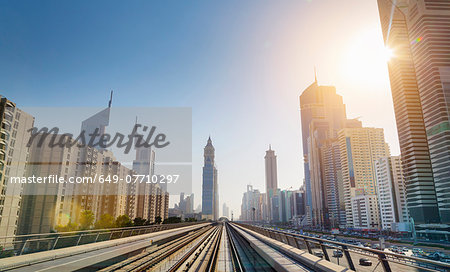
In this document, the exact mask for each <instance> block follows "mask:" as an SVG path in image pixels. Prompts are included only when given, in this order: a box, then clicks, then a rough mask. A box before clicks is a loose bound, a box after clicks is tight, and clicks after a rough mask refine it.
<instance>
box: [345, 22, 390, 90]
mask: <svg viewBox="0 0 450 272" xmlns="http://www.w3.org/2000/svg"><path fill="white" fill-rule="evenodd" d="M393 56H394V52H393V50H392V49H391V48H387V47H385V46H384V43H383V37H382V36H381V33H380V32H379V30H378V29H376V28H374V29H368V30H366V31H363V32H362V33H360V34H359V35H356V36H355V37H354V38H352V39H350V40H349V46H348V50H347V54H346V55H345V56H344V58H343V61H342V62H343V63H342V65H343V72H344V73H345V74H346V76H348V77H351V78H352V80H361V81H364V82H373V81H374V80H376V79H379V78H381V77H386V76H387V62H388V61H389V60H390V59H391V58H392V57H393Z"/></svg>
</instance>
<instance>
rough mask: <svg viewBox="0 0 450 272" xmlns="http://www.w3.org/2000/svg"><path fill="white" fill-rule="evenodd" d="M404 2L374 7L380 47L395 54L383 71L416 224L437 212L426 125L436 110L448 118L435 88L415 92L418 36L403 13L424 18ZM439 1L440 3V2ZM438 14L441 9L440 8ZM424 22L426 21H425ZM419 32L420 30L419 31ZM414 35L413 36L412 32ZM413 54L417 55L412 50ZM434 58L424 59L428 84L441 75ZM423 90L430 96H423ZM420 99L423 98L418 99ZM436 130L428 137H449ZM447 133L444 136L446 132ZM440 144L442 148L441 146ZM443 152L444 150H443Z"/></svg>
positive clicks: (382, 0)
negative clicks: (386, 73) (381, 40)
mask: <svg viewBox="0 0 450 272" xmlns="http://www.w3.org/2000/svg"><path fill="white" fill-rule="evenodd" d="M408 2H409V1H404V0H399V1H396V2H395V3H396V4H394V1H392V0H378V9H379V13H380V20H381V26H382V32H383V38H384V42H385V45H386V46H387V47H388V48H391V50H393V53H394V57H393V58H392V59H391V60H389V62H388V69H389V78H390V83H391V91H392V98H393V102H394V110H395V118H396V121H397V131H398V136H399V137H398V138H399V142H400V151H401V156H402V164H403V165H402V167H403V173H404V178H405V183H406V186H407V193H408V209H409V213H410V215H411V217H412V218H413V219H414V221H415V222H416V223H417V224H428V223H437V222H439V221H440V218H439V217H440V216H439V213H438V204H437V195H436V187H435V180H434V177H433V167H432V161H431V157H430V148H429V141H428V137H427V130H428V129H430V128H431V127H433V125H430V123H432V120H431V119H432V118H433V117H434V116H435V115H441V114H440V113H439V112H444V114H443V118H444V119H448V118H447V117H448V113H447V109H446V106H445V103H444V102H442V101H443V99H442V94H439V93H440V92H441V93H442V90H438V91H437V92H436V94H435V95H431V92H432V91H431V90H430V89H429V88H428V90H424V91H421V90H420V86H423V85H424V84H423V80H422V84H420V86H419V84H418V81H417V73H418V72H419V71H417V70H416V66H415V61H416V59H415V58H413V52H412V47H414V48H415V49H416V50H415V51H416V52H417V45H416V42H414V39H417V38H419V39H420V37H414V36H411V35H410V33H411V31H412V29H410V28H409V27H408V20H407V17H408V14H411V13H412V17H421V18H422V20H425V19H426V18H425V17H423V15H419V14H418V12H419V6H417V4H418V3H417V4H416V5H415V6H414V8H412V7H411V8H410V7H409V3H408ZM417 2H423V1H417ZM441 2H442V1H441ZM441 4H444V3H443V2H442V3H441ZM420 5H422V7H421V9H422V8H423V3H422V4H420ZM434 12H438V11H434ZM441 12H443V13H445V11H441ZM421 13H422V11H421ZM447 13H448V12H447ZM447 22H448V20H447ZM423 25H424V26H425V25H428V23H425V24H423ZM429 27H432V25H431V26H427V27H426V29H424V31H426V32H428V30H427V29H428V28H429ZM447 27H448V23H447ZM435 32H436V30H435ZM438 32H439V31H437V32H436V33H434V34H432V35H430V34H428V35H427V39H428V40H430V39H434V38H432V37H433V36H435V35H438ZM424 33H425V32H423V33H422V34H424ZM422 34H421V35H422ZM415 35H417V33H416V34H415ZM412 42H413V44H412ZM419 43H421V45H420V46H421V47H422V45H423V43H422V41H420V42H419ZM426 43H427V44H431V42H430V41H426ZM424 49H425V48H423V49H421V50H422V52H431V51H429V50H430V49H431V48H427V49H426V50H425V51H424ZM436 52H437V51H436ZM414 55H417V53H416V54H414ZM437 59H439V58H437ZM437 59H436V58H432V57H431V56H430V58H429V60H430V65H431V66H433V68H431V66H430V67H428V68H430V73H433V74H434V75H433V80H431V81H429V82H434V83H431V84H435V83H437V82H436V80H437V78H438V77H439V74H440V73H436V72H435V71H436V69H437V66H436V65H435V64H432V63H435V61H436V60H437ZM447 67H448V61H447ZM420 71H421V74H424V71H423V68H422V70H420ZM436 86H438V85H436ZM426 92H428V93H429V94H428V95H425V93H426ZM424 95H425V97H424ZM426 97H428V98H426ZM423 99H425V100H424V101H422V100H423ZM438 101H441V102H438ZM435 103H436V105H439V106H437V107H434V106H433V104H435ZM429 108H435V110H428V109H429ZM432 111H434V114H431V112H432ZM425 112H427V113H426V114H427V116H428V118H427V120H428V121H427V122H428V123H429V125H428V126H427V127H428V128H427V127H426V125H425V119H424V114H425ZM446 116H447V117H446ZM436 122H437V123H442V122H444V124H445V120H440V119H436ZM437 134H438V135H436V136H435V137H434V136H433V137H434V138H436V139H437V138H439V139H441V137H444V138H445V137H447V138H448V132H446V131H445V130H444V131H442V132H438V133H437ZM446 134H447V136H445V135H446ZM439 135H441V136H439ZM433 137H432V138H433ZM442 144H443V148H442V150H445V149H447V150H448V149H449V148H448V146H449V145H448V143H446V142H445V141H444V142H442ZM445 146H447V147H446V148H445ZM443 154H445V151H444V153H443ZM447 154H448V151H447ZM435 157H436V156H435ZM445 157H447V159H445V158H442V159H443V160H442V159H441V160H442V161H445V160H447V165H450V163H448V162H449V161H450V159H449V158H448V155H446V156H445ZM444 172H445V171H444ZM447 172H448V170H447ZM447 186H448V185H447Z"/></svg>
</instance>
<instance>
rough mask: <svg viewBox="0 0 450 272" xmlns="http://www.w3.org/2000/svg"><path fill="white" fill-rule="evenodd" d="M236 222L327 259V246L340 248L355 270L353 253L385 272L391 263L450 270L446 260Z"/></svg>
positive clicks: (349, 265) (328, 258) (426, 269)
mask: <svg viewBox="0 0 450 272" xmlns="http://www.w3.org/2000/svg"><path fill="white" fill-rule="evenodd" d="M236 224H238V225H240V226H242V227H244V228H247V229H250V230H252V231H255V232H257V233H259V234H262V235H264V236H267V237H269V238H272V239H275V240H277V241H280V242H283V243H286V244H288V245H290V246H293V247H296V248H298V249H305V250H307V251H308V252H309V253H310V254H314V255H317V251H316V252H313V250H314V249H316V248H318V249H319V251H320V252H321V253H322V254H323V258H324V259H325V260H327V261H331V260H330V256H329V254H328V251H327V248H330V249H335V250H339V251H341V252H342V255H343V256H341V257H345V259H346V261H347V265H348V268H349V269H351V270H353V271H356V269H355V263H354V261H353V258H355V256H353V258H352V255H351V253H355V254H358V255H363V256H366V257H371V258H376V259H378V261H379V264H381V267H382V268H383V271H385V272H391V271H392V269H391V264H400V265H403V266H409V267H414V268H419V269H421V270H423V271H450V264H449V263H444V262H439V261H434V260H429V259H424V258H418V257H413V256H405V255H401V254H396V253H390V252H386V251H382V250H377V249H372V248H366V247H360V246H355V245H352V244H346V243H342V242H336V241H331V240H326V239H321V238H315V237H309V236H306V235H301V234H295V233H289V232H284V231H280V230H274V229H269V228H264V227H260V226H255V225H250V224H242V223H236ZM333 257H335V258H336V256H333ZM339 258H340V257H337V260H338V262H339ZM341 265H342V264H341ZM377 265H378V264H377Z"/></svg>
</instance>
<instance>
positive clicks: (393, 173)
mask: <svg viewBox="0 0 450 272" xmlns="http://www.w3.org/2000/svg"><path fill="white" fill-rule="evenodd" d="M375 171H376V178H377V187H378V188H377V189H378V190H377V193H378V201H379V206H380V218H381V224H382V228H383V229H385V230H394V229H398V227H395V226H394V225H397V226H399V224H398V223H403V225H406V224H408V210H407V208H406V190H405V181H404V178H403V174H402V167H401V160H400V157H399V156H391V157H383V158H379V159H378V160H377V161H376V162H375Z"/></svg>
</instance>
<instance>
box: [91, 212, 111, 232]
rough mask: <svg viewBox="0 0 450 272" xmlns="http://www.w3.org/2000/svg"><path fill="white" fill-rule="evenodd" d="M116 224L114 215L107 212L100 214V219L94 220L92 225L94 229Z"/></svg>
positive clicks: (107, 227)
mask: <svg viewBox="0 0 450 272" xmlns="http://www.w3.org/2000/svg"><path fill="white" fill-rule="evenodd" d="M115 226H116V222H115V221H114V217H113V216H112V215H110V214H109V213H105V214H102V215H101V216H100V219H99V220H97V222H95V225H94V227H95V228H96V229H110V228H114V227H115Z"/></svg>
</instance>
